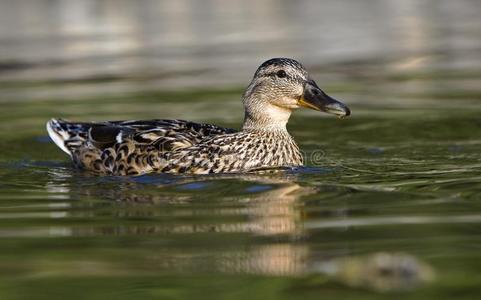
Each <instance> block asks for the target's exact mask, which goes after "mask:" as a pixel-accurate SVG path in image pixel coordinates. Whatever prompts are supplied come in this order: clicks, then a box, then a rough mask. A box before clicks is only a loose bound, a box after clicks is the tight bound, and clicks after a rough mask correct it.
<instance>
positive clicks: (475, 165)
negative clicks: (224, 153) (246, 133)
mask: <svg viewBox="0 0 481 300" xmlns="http://www.w3.org/2000/svg"><path fill="white" fill-rule="evenodd" d="M16 3H20V2H16ZM50 3H51V2H50ZM66 3H71V4H70V5H74V2H66ZM75 3H77V2H75ZM79 3H80V2H79ZM86 3H90V4H89V5H91V4H92V3H104V2H103V1H86ZM106 3H107V4H105V3H104V5H106V6H107V7H108V6H109V5H112V4H108V3H109V2H106ZM179 3H184V2H183V1H180V2H179ZM326 3H327V4H326V5H325V7H323V8H322V9H321V8H316V7H314V6H313V4H312V3H311V2H310V1H306V5H311V11H310V12H309V13H308V14H307V16H306V18H305V19H301V18H298V17H296V14H288V17H286V19H285V22H286V26H285V27H283V28H284V29H283V30H280V29H278V30H277V31H276V28H277V27H276V26H273V25H272V26H267V27H263V28H262V30H261V31H262V32H264V33H265V35H266V36H269V37H271V38H272V40H271V41H272V43H273V44H272V47H274V48H275V47H277V46H279V45H282V46H283V48H282V49H283V51H278V50H273V49H272V48H271V44H270V43H266V44H269V45H266V44H263V43H262V42H261V41H260V40H259V41H253V44H252V45H253V46H254V47H255V48H254V49H256V51H257V50H259V51H261V53H262V54H261V55H258V53H257V52H256V51H254V50H253V51H252V52H244V51H241V50H242V49H243V48H242V47H245V44H246V41H247V40H248V36H249V35H242V34H240V32H242V30H241V29H240V28H241V26H238V24H237V23H236V22H240V23H241V24H244V23H243V22H248V21H249V20H251V21H252V19H249V18H247V17H234V16H233V17H232V18H233V19H232V18H225V17H220V16H221V15H222V16H224V14H221V13H220V12H211V13H212V14H213V20H212V21H211V22H212V23H216V22H218V23H219V24H221V25H226V24H231V27H229V28H231V31H232V32H237V33H238V34H237V35H233V36H229V35H228V33H227V32H225V33H224V32H223V31H222V30H220V29H213V27H210V26H211V25H212V24H210V23H207V25H205V28H204V27H202V26H200V27H199V28H197V27H198V26H197V25H198V22H196V21H195V20H198V19H202V16H203V14H205V13H207V12H206V11H204V10H202V7H198V10H196V11H197V13H194V14H192V15H189V16H190V17H191V18H192V20H194V21H193V23H192V24H190V25H189V24H187V25H185V27H180V28H177V27H176V28H177V29H175V30H179V31H180V33H183V34H180V33H179V32H176V31H175V30H174V29H171V31H169V30H167V31H166V32H167V33H169V32H171V33H172V32H173V33H172V36H184V37H185V36H187V38H186V40H180V41H179V40H174V41H172V40H170V42H168V41H164V42H162V41H163V40H159V41H157V42H156V41H155V40H153V41H152V42H150V43H149V42H146V41H144V42H142V43H140V42H139V43H140V45H138V46H137V47H138V48H135V49H132V48H122V47H120V48H115V47H114V48H115V49H114V48H102V47H100V46H99V45H102V43H107V42H108V41H110V42H112V43H113V41H116V45H119V41H124V42H125V43H124V44H125V45H130V44H129V43H127V42H126V41H127V40H128V38H129V37H132V36H135V34H132V35H131V33H130V32H128V31H122V30H121V29H122V28H124V29H125V28H131V27H122V26H120V25H119V24H117V23H115V24H114V25H115V26H114V25H112V24H111V23H109V20H111V19H112V18H113V19H114V20H119V19H118V18H114V16H117V15H115V14H114V16H110V15H109V16H110V17H109V18H107V17H104V16H102V14H101V15H100V16H98V15H95V16H94V17H92V18H94V21H95V20H97V22H100V21H103V22H106V23H107V24H110V25H109V26H106V27H102V28H107V29H109V30H111V31H112V32H113V33H112V32H110V33H108V32H107V33H105V32H104V34H110V35H109V36H111V40H109V39H107V40H104V39H102V38H98V34H99V33H98V32H91V31H90V29H89V27H88V28H87V29H85V28H84V27H82V26H80V25H81V24H84V23H82V20H83V19H82V14H80V13H79V16H78V19H75V20H76V22H77V23H75V22H74V24H77V26H78V27H75V28H77V29H76V30H79V31H80V33H81V34H79V35H75V34H74V33H75V32H77V31H75V30H73V29H70V31H69V30H67V29H68V27H65V26H60V27H58V28H64V30H66V32H63V31H61V30H59V32H55V31H53V29H51V28H52V27H51V25H49V24H47V25H45V24H44V23H42V22H41V21H37V22H38V24H44V27H42V26H40V25H38V26H36V27H28V26H26V25H25V24H23V23H22V22H23V21H22V20H24V19H21V18H20V19H10V22H18V23H19V24H17V25H18V26H14V28H13V29H12V32H13V33H12V32H6V31H5V32H3V31H0V33H1V34H2V35H1V37H2V39H0V40H1V41H2V42H3V44H5V45H8V47H5V48H3V49H2V51H3V52H1V53H2V57H3V61H2V64H1V66H2V69H1V71H2V72H0V105H1V110H0V244H1V247H0V277H1V280H0V298H1V299H32V298H45V299H47V298H49V299H57V298H65V297H69V298H72V299H92V298H93V299H96V298H102V299H132V298H135V299H151V298H161V299H186V298H187V299H198V298H200V299H202V298H206V299H226V298H231V299H245V298H247V297H248V298H254V299H319V298H326V299H392V298H403V299H405V298H407V299H452V298H456V299H475V298H477V297H479V294H480V293H481V288H480V287H481V277H480V275H479V274H480V271H481V260H480V258H481V254H480V253H481V252H480V250H481V247H480V245H481V226H480V225H481V224H480V223H481V197H480V193H481V155H480V153H481V134H480V133H481V118H480V114H481V105H480V101H481V85H480V82H481V56H480V54H479V53H481V52H479V50H480V49H479V45H478V44H476V43H475V42H473V41H474V40H476V38H477V39H478V40H479V36H480V33H481V31H480V28H481V27H480V26H479V18H478V16H479V14H478V12H479V8H478V5H477V2H476V1H457V2H456V5H454V4H452V5H451V4H450V3H451V2H448V1H437V2H436V3H440V4H433V2H431V1H421V2H419V3H420V4H419V3H418V2H417V3H418V4H415V3H411V1H406V2H404V3H405V4H398V5H399V7H396V10H390V9H391V8H392V7H391V6H392V5H395V3H398V2H397V1H386V2H383V3H389V5H388V4H382V3H379V2H366V3H364V4H363V5H361V6H360V7H361V8H362V10H361V11H359V14H358V15H356V14H353V12H354V11H356V10H359V9H360V8H359V7H357V8H356V7H354V8H350V9H348V6H345V5H344V4H337V5H336V4H335V3H338V2H337V1H333V2H329V1H328V2H326ZM368 3H371V4H368ZM372 3H377V4H376V5H375V4H372ZM16 5H20V4H9V5H6V6H5V8H8V9H6V10H0V11H3V12H4V13H5V15H9V14H8V12H10V13H12V12H14V11H16V10H18V9H19V8H18V7H17V6H16ZM51 5H55V4H51ZM76 5H80V4H76ZM149 5H151V6H155V5H154V4H148V5H147V4H145V7H147V8H149ZM372 5H374V7H378V8H379V9H380V10H382V11H384V10H385V11H388V12H391V13H392V14H393V15H392V17H393V18H394V20H397V21H395V22H393V23H390V24H391V26H392V27H382V26H381V25H382V24H383V22H387V21H386V20H384V19H382V18H373V19H370V18H369V14H368V11H369V9H368V8H373V6H372ZM433 5H434V6H433ZM80 6H82V5H80ZM241 6H242V5H241ZM288 6H289V4H288V3H287V2H286V3H283V5H282V6H281V8H283V9H287V11H290V12H292V11H293V10H292V9H293V8H286V7H288ZM42 7H44V6H41V7H39V8H38V11H37V12H38V14H36V15H37V18H39V19H42V17H45V16H46V12H44V11H43V10H42ZM122 7H123V6H122ZM141 7H143V9H145V10H146V11H149V9H147V8H145V7H144V6H141ZM188 7H189V6H182V5H181V6H180V7H177V8H175V7H174V8H169V9H171V10H173V11H174V12H176V13H177V14H180V16H184V14H186V13H187V12H188V11H189V9H187V8H188ZM433 7H434V8H435V9H432V8H433ZM81 8H82V7H81ZM81 8H78V9H77V10H75V11H83V10H82V9H81ZM87 8H88V7H87ZM87 8H86V9H87ZM326 9H327V10H328V12H327V13H325V14H324V16H325V17H326V18H329V20H330V22H335V23H334V24H336V25H337V26H335V28H337V30H339V31H340V32H343V34H347V33H349V32H350V35H349V36H350V38H349V40H352V39H354V40H359V41H361V40H365V37H370V39H367V40H366V44H363V45H362V46H360V48H359V49H357V51H356V49H355V48H352V47H348V48H349V50H346V51H345V52H342V51H341V52H340V53H336V50H337V49H339V48H340V46H341V45H342V44H343V43H346V42H345V39H343V38H336V34H335V33H334V32H332V33H329V34H327V35H322V36H319V35H318V33H316V32H315V31H314V30H311V31H309V30H307V29H308V28H309V27H308V26H307V25H305V26H304V25H303V24H301V25H296V23H295V22H294V20H302V22H308V21H309V20H310V21H309V22H312V21H313V20H315V16H316V15H319V13H321V11H320V10H326ZM59 10H60V11H61V9H60V8H59ZM87 10H88V9H87ZM206 10H207V9H206ZM132 11H133V12H136V9H134V8H129V9H125V11H123V12H124V14H120V16H123V19H122V20H124V22H125V20H137V19H136V18H135V17H132V16H131V15H129V14H126V13H125V12H132ZM221 11H222V10H221ZM393 11H395V13H393ZM282 12H283V10H282V9H280V11H277V10H274V11H273V12H272V11H269V10H268V9H259V10H258V11H257V13H258V15H259V16H258V19H256V18H254V20H261V19H262V20H266V19H269V18H271V19H272V18H274V19H276V18H275V17H276V16H278V15H279V14H280V13H282ZM329 12H331V13H329ZM414 12H416V14H415V13H414ZM297 13H298V14H300V12H297ZM316 13H317V14H316ZM12 14H13V13H12ZM58 14H59V15H63V14H62V13H61V12H59V13H58ZM131 14H132V15H136V14H135V13H131ZM349 15H353V16H356V17H354V19H353V20H352V21H351V22H354V23H356V22H359V24H364V23H363V22H364V21H365V20H368V19H369V20H370V21H369V22H371V23H368V25H364V26H366V27H364V29H366V30H368V29H369V30H368V31H367V32H364V31H362V30H360V29H359V28H358V27H356V28H354V29H352V31H346V30H347V29H346V28H349V24H350V25H351V26H352V23H348V24H347V25H345V26H344V27H343V22H341V21H337V23H336V20H334V19H335V18H334V17H333V16H338V17H339V16H345V17H347V16H349ZM440 15H442V16H443V18H440V17H439V16H440ZM55 16H56V15H54V17H53V20H57V19H56V18H55ZM129 16H130V17H129ZM117 17H118V16H117ZM152 18H153V17H152ZM152 18H151V17H146V18H145V20H144V22H145V23H146V24H143V23H140V25H139V28H143V29H144V30H145V35H146V36H147V37H155V36H156V35H155V30H153V29H152V28H157V27H156V25H157V23H155V22H154V21H152ZM236 18H237V19H236ZM271 19H269V20H271ZM331 19H332V20H331ZM45 20H50V19H49V18H47V17H45ZM99 20H100V21H99ZM149 20H150V22H154V23H153V24H151V23H149ZM329 20H328V21H329ZM363 20H364V21H363ZM446 20H454V21H452V22H445V21H446ZM86 21H88V22H85V24H87V25H88V24H91V21H92V19H90V18H86ZM137 21H138V20H137ZM156 22H160V21H156ZM162 22H164V23H166V24H170V22H173V24H177V23H176V21H175V18H171V19H162ZM258 22H260V21H258ZM272 22H274V21H272ZM272 22H271V23H269V24H273V23H272ZM326 22H327V21H326ZM134 23H135V22H134ZM274 23H275V22H274ZM22 24H23V25H22ZM79 24H80V25H79ZM122 24H123V23H122ZM129 24H130V23H129ZM135 24H137V23H135ZM202 24H203V23H202ZM209 24H210V25H209ZM232 24H234V25H232ZM236 24H237V25H236ZM255 24H257V23H255ZM369 24H371V25H369ZM87 25H85V26H87ZM414 25H416V26H415V28H416V30H408V29H409V28H411V27H410V26H414ZM22 26H25V27H28V28H29V30H31V31H32V32H29V31H26V30H23V29H21V28H23V27H22ZM72 26H73V25H72ZM116 26H117V27H116ZM149 26H150V27H149ZM159 26H160V25H159ZM189 26H190V27H189ZM160 27H161V26H160ZM221 27H222V28H225V27H223V26H221ZM2 28H5V27H2ZM18 28H20V29H18ZM48 28H50V29H51V30H50V31H48V30H47V29H48ZM55 28H57V27H55ZM65 28H67V29H65ZM145 28H150V29H149V30H147V29H145ZM192 28H195V29H196V30H197V31H195V32H196V33H199V34H201V36H203V37H205V38H206V39H207V40H206V41H205V43H201V42H200V41H198V40H197V41H196V40H195V38H194V37H193V36H195V35H192V36H191V35H187V32H190V31H189V30H193V29H192ZM343 28H344V29H345V30H344V31H343ZM107 29H106V30H107ZM301 29H306V31H305V35H300V34H299V33H300V32H301ZM15 30H19V32H17V33H15ZM82 30H84V31H82ZM172 30H173V31H172ZM225 30H226V31H227V29H225ZM236 30H237V31H236ZM212 31H215V33H217V35H216V36H217V37H218V40H216V39H214V38H212V39H214V40H209V39H208V37H209V36H211V35H212ZM45 32H49V33H50V35H48V36H46V35H45ZM52 32H53V33H52ZM161 32H163V31H161ZM275 32H277V35H273V33H275ZM346 32H347V33H346ZM361 32H362V34H361ZM21 33H24V35H22V34H21ZM27 33H28V34H27ZM167 33H165V32H164V33H163V34H167ZM293 33H297V34H295V35H294V34H293ZM338 33H339V32H338ZM378 34H381V35H380V36H381V37H384V38H380V37H379V35H378ZM11 36H14V37H15V39H14V42H9V43H7V41H8V40H9V39H10V38H11ZM344 36H345V35H344ZM95 37H97V38H95ZM286 37H289V38H288V39H285V38H286ZM294 37H295V38H294ZM387 37H392V38H393V40H396V41H397V38H399V37H404V38H405V41H406V43H402V47H399V49H397V50H396V51H394V52H393V49H392V47H385V46H386V44H379V43H380V41H385V40H386V38H387ZM86 39H87V40H89V41H90V43H87V44H86V45H91V46H92V45H93V46H95V45H97V46H98V47H93V46H92V47H93V49H90V48H85V47H80V46H78V45H80V44H82V43H81V42H85V40H86ZM51 40H53V41H56V42H57V43H61V44H62V45H64V46H65V48H64V49H58V48H57V47H55V45H56V44H55V43H54V44H53V45H54V46H51V45H52V44H51V43H50V42H49V41H51ZM146 40H150V39H146ZM261 40H262V39H261ZM300 41H304V42H309V43H308V44H306V45H310V46H311V48H310V49H304V48H301V47H298V46H296V45H297V43H298V42H300ZM326 41H330V42H331V43H326ZM165 43H166V44H165ZM176 43H177V44H176ZM393 43H394V42H393ZM25 44H27V45H33V46H35V47H36V48H37V49H41V50H42V51H40V52H36V51H33V50H32V49H34V48H28V47H27V48H25V46H24V45H25ZM124 44H122V43H120V45H124ZM186 44H189V45H192V48H188V49H186V50H185V51H186V52H185V53H179V52H177V50H178V49H181V48H182V46H183V45H186ZM227 44H229V45H231V48H229V47H228V48H224V47H225V46H226V45H227ZM321 44H322V45H325V47H324V48H319V47H318V48H315V47H314V45H318V46H319V45H321ZM22 45H23V46H22ZM74 45H77V48H76V47H73V46H74ZM212 45H217V46H218V45H222V47H220V48H221V49H219V48H216V47H217V46H212ZM394 45H397V44H393V47H394ZM236 46H239V47H240V48H237V47H236ZM50 47H51V48H50ZM99 47H100V49H104V50H105V49H107V50H108V49H110V50H109V51H107V50H105V51H106V52H105V53H103V54H102V57H100V58H99V57H96V56H94V55H93V53H96V51H98V49H99ZM176 47H179V48H176ZM22 49H23V52H22V51H20V50H22ZM79 49H80V50H81V51H80V50H79ZM176 49H177V50H176ZM226 49H227V50H226ZM229 49H230V50H229ZM233 49H238V50H237V52H236V51H234V50H233ZM313 49H317V50H313ZM322 49H324V50H322ZM31 50H32V51H31ZM216 50H217V51H218V52H216ZM231 50H232V51H231ZM52 51H53V52H52ZM69 51H72V52H69ZM75 51H80V52H75ZM279 52H283V53H287V54H286V55H296V56H298V57H301V60H302V61H303V62H305V64H306V65H307V67H308V69H310V70H311V71H312V74H313V77H314V78H315V79H316V81H318V83H319V85H320V86H321V87H322V88H324V90H325V91H326V92H328V93H329V94H330V95H332V96H334V97H336V98H338V99H342V100H343V101H344V102H345V103H347V104H348V105H349V106H350V108H351V109H352V111H353V115H352V117H351V118H349V119H346V120H337V119H335V118H333V117H329V116H325V115H321V114H320V113H318V112H314V111H305V110H304V111H298V112H296V113H295V114H294V116H293V117H292V118H291V121H290V122H289V130H290V132H291V134H292V135H293V136H294V137H295V139H296V141H297V142H298V144H299V145H300V146H301V148H302V149H303V151H304V155H305V159H306V162H307V163H306V167H304V168H299V169H295V170H289V171H286V172H283V173H279V174H263V175H261V174H260V175H248V176H247V175H216V176H196V177H188V176H187V177H185V176H165V175H145V176H140V177H96V176H91V175H89V174H86V173H83V172H80V171H77V170H75V169H73V168H72V167H71V164H70V163H69V161H68V159H67V157H66V156H65V155H64V154H63V153H62V152H61V151H60V150H59V149H58V148H56V146H55V145H53V143H51V142H50V141H49V139H48V137H47V136H46V132H45V129H44V124H45V122H46V120H48V119H49V118H51V117H63V118H67V119H75V120H107V119H136V118H139V119H148V118H160V117H162V118H182V119H189V120H194V121H201V122H211V123H215V124H219V125H224V126H228V127H234V128H238V127H239V126H240V122H241V121H242V116H243V115H242V107H241V103H240V101H239V98H240V94H241V93H242V89H243V87H244V86H245V85H246V83H247V81H248V80H249V79H250V76H252V73H253V71H254V70H255V67H256V65H257V64H258V63H260V61H259V60H262V59H261V58H259V56H264V55H265V56H268V57H270V56H277V55H276V54H278V53H279ZM79 53H83V54H85V56H83V57H81V58H75V55H78V54H79ZM34 54H35V55H34ZM60 54H62V55H63V56H58V55H60ZM216 55H218V58H219V60H216V59H215V56H216ZM51 56H52V57H53V58H55V59H53V60H52V57H51ZM54 56H55V57H54ZM129 58H130V59H129ZM302 58H305V59H302ZM226 61H228V62H230V63H229V64H225V62H226ZM112 62H113V63H112ZM120 62H124V63H125V64H124V65H122V64H119V63H120ZM150 64H152V68H151V69H144V68H143V67H145V66H146V65H150ZM107 65H112V66H117V67H118V68H116V69H108V70H107V69H106V68H105V66H107ZM209 65H211V67H210V68H208V67H209ZM169 68H171V69H169ZM133 70H136V71H137V73H135V74H132V71H133ZM159 70H160V71H159ZM166 70H167V71H166ZM172 70H173V71H172ZM232 70H235V71H232ZM174 71H175V72H174ZM163 72H166V73H163ZM199 72H200V73H199ZM68 74H70V75H71V76H70V77H68V76H67V75H68ZM96 74H97V75H96ZM98 74H100V75H98ZM162 74H164V75H165V74H167V75H165V76H164V75H162ZM199 74H201V75H199ZM106 75H109V76H106Z"/></svg>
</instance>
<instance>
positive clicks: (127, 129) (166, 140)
mask: <svg viewBox="0 0 481 300" xmlns="http://www.w3.org/2000/svg"><path fill="white" fill-rule="evenodd" d="M50 124H51V127H52V129H53V130H54V131H57V133H58V134H59V136H61V138H62V139H63V141H64V145H65V147H66V148H67V149H69V150H70V151H72V150H73V149H72V148H77V147H81V145H82V144H85V143H90V144H91V145H93V146H94V147H96V148H98V149H101V150H102V149H105V148H109V147H112V146H114V145H115V144H118V143H122V142H123V141H125V140H127V139H129V140H131V141H133V142H134V143H136V144H141V145H153V146H155V147H156V148H157V149H159V150H163V151H171V150H175V149H179V148H184V147H189V146H192V145H194V144H197V143H199V142H200V141H202V140H203V139H205V138H208V137H212V136H216V135H219V134H226V133H234V132H236V130H233V129H229V128H223V127H219V126H216V125H211V124H202V123H195V122H190V121H185V120H163V119H155V120H143V121H137V120H133V121H111V122H92V123H77V122H68V121H64V120H52V121H50Z"/></svg>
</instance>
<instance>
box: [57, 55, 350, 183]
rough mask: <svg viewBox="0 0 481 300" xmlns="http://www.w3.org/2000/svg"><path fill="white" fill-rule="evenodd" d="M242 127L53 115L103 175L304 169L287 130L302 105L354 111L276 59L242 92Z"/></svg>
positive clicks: (64, 135) (78, 153)
mask: <svg viewBox="0 0 481 300" xmlns="http://www.w3.org/2000/svg"><path fill="white" fill-rule="evenodd" d="M243 102H244V107H245V119H244V125H243V127H242V130H241V131H235V130H232V129H227V128H222V127H218V126H215V125H209V124H198V123H193V122H188V121H182V120H150V121H116V122H101V123H71V122H67V121H63V120H57V119H52V120H50V121H49V122H48V123H47V130H48V132H49V135H50V137H51V138H52V139H53V140H54V142H55V143H56V144H57V145H58V146H59V147H60V148H61V149H62V150H64V151H65V152H67V153H68V154H69V155H70V156H71V157H72V159H73V161H74V163H75V164H76V165H77V166H78V167H80V168H83V169H86V170H89V171H91V172H94V173H98V174H114V175H138V174H144V173H150V172H159V173H195V174H206V173H235V172H245V171H250V170H254V169H258V168H266V167H267V168H272V167H282V166H299V165H302V163H303V160H302V156H301V153H300V151H299V148H298V146H297V145H296V143H295V142H294V140H293V139H292V137H291V136H290V135H289V133H288V132H287V129H286V124H287V121H288V119H289V117H290V115H291V113H292V111H293V110H295V109H297V108H299V107H300V106H304V107H308V108H311V109H315V110H321V111H325V112H328V113H332V114H335V115H338V116H341V117H343V116H348V115H349V114H350V111H349V109H348V108H347V107H346V106H345V105H344V104H342V103H340V102H338V101H336V100H334V99H332V98H330V97H329V96H327V95H326V94H325V93H324V92H323V91H322V90H321V89H319V87H318V86H317V85H316V83H315V82H314V81H313V80H312V79H310V78H309V76H308V73H307V71H306V70H305V69H304V67H303V66H302V65H301V64H300V63H299V62H297V61H295V60H293V59H287V58H274V59H270V60H268V61H266V62H264V63H263V64H262V65H261V66H260V67H259V68H258V69H257V71H256V73H255V75H254V78H253V79H252V82H251V83H250V84H249V86H248V87H247V90H246V91H245V93H244V96H243Z"/></svg>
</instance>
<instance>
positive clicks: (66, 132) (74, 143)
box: [47, 119, 90, 156]
mask: <svg viewBox="0 0 481 300" xmlns="http://www.w3.org/2000/svg"><path fill="white" fill-rule="evenodd" d="M89 129H90V126H88V124H86V123H70V122H68V121H64V120H62V119H51V120H50V121H48V122H47V132H48V135H49V136H50V138H51V139H52V141H54V143H55V144H56V145H57V146H58V147H59V148H60V149H62V150H63V151H64V152H65V153H67V154H68V155H70V156H72V150H73V149H74V148H76V147H78V146H80V145H81V144H83V143H84V142H85V140H86V139H87V136H88V130H89Z"/></svg>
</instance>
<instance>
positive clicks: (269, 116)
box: [242, 104, 291, 133]
mask: <svg viewBox="0 0 481 300" xmlns="http://www.w3.org/2000/svg"><path fill="white" fill-rule="evenodd" d="M290 116H291V111H290V110H288V109H285V108H282V107H279V106H275V105H270V104H268V105H263V106H256V107H255V108H247V107H246V109H245V115H244V125H243V126H242V131H251V132H252V131H262V132H266V131H267V132H277V133H278V132H285V133H287V128H286V125H287V121H289V117H290Z"/></svg>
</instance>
